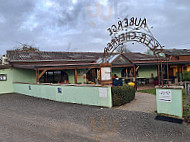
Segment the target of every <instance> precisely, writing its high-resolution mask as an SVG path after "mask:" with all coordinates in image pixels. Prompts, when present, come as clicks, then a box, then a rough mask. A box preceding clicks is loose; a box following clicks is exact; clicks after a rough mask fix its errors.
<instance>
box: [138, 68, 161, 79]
mask: <svg viewBox="0 0 190 142" xmlns="http://www.w3.org/2000/svg"><path fill="white" fill-rule="evenodd" d="M152 73H153V74H154V77H157V76H158V75H157V67H156V66H140V67H139V69H138V77H144V78H151V77H152V76H151V74H152Z"/></svg>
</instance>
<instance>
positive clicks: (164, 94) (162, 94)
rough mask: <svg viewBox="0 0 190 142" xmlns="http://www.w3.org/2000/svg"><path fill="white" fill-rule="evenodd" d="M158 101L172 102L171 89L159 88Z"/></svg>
mask: <svg viewBox="0 0 190 142" xmlns="http://www.w3.org/2000/svg"><path fill="white" fill-rule="evenodd" d="M158 93H159V94H158V97H159V101H161V102H172V92H171V90H159V92H158Z"/></svg>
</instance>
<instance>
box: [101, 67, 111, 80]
mask: <svg viewBox="0 0 190 142" xmlns="http://www.w3.org/2000/svg"><path fill="white" fill-rule="evenodd" d="M101 80H102V81H107V80H111V67H101Z"/></svg>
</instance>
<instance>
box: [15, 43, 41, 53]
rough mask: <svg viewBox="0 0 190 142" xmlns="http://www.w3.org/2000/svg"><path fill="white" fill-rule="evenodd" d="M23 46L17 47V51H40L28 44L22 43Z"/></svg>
mask: <svg viewBox="0 0 190 142" xmlns="http://www.w3.org/2000/svg"><path fill="white" fill-rule="evenodd" d="M20 44H21V46H20V47H16V49H15V51H33V52H37V51H40V50H39V49H38V48H36V47H33V46H32V45H29V44H26V43H24V44H23V43H20Z"/></svg>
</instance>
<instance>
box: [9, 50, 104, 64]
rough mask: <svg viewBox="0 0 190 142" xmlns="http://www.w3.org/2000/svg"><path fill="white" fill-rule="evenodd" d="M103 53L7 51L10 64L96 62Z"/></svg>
mask: <svg viewBox="0 0 190 142" xmlns="http://www.w3.org/2000/svg"><path fill="white" fill-rule="evenodd" d="M102 56H103V53H95V52H43V51H38V52H28V51H14V50H9V51H7V57H8V58H9V59H10V62H26V61H27V62H34V61H88V62H95V61H96V60H97V59H98V58H99V57H102Z"/></svg>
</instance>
